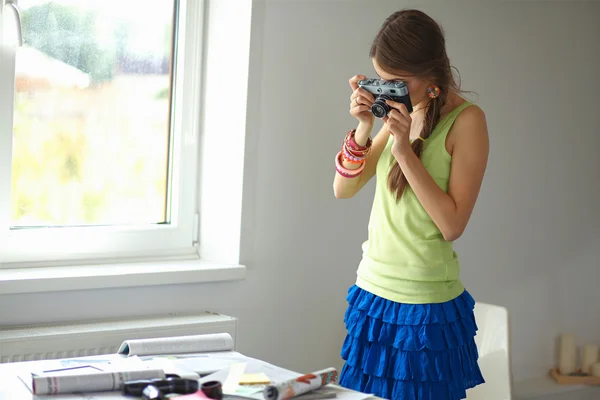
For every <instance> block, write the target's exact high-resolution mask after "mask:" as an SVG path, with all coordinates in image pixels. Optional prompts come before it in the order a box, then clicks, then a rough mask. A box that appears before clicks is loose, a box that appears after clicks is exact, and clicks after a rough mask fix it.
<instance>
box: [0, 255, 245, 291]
mask: <svg viewBox="0 0 600 400" xmlns="http://www.w3.org/2000/svg"><path fill="white" fill-rule="evenodd" d="M245 276H246V267H245V266H243V265H228V264H219V263H214V262H209V261H203V260H190V261H188V260H178V261H164V262H144V263H131V264H106V265H90V266H65V267H39V268H38V267H36V268H33V267H32V268H18V269H1V270H0V295H2V294H16V293H36V292H57V291H66V290H86V289H108V288H122V287H133V286H134V287H141V286H156V285H170V284H181V283H207V282H219V281H232V280H242V279H244V278H245Z"/></svg>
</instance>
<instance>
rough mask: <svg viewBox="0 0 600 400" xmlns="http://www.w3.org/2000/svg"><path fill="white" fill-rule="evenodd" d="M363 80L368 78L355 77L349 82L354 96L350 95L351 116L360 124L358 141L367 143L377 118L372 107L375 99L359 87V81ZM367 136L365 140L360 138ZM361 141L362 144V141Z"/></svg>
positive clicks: (356, 135)
mask: <svg viewBox="0 0 600 400" xmlns="http://www.w3.org/2000/svg"><path fill="white" fill-rule="evenodd" d="M362 79H367V77H366V76H364V75H354V76H353V77H352V78H350V80H349V83H350V87H351V88H352V94H351V95H350V115H352V116H353V117H354V118H356V119H357V120H358V122H359V128H358V129H357V131H356V134H355V137H356V139H364V141H365V142H366V140H367V138H368V137H369V135H370V134H371V128H373V123H374V122H375V117H374V116H373V113H372V112H371V105H372V104H373V102H374V101H375V98H374V97H373V95H372V94H371V93H369V92H367V91H366V90H365V89H361V88H360V87H358V81H360V80H362ZM365 134H366V136H365V137H364V138H362V137H360V136H363V135H365ZM360 141H361V142H362V140H360Z"/></svg>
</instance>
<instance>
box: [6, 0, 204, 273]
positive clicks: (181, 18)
mask: <svg viewBox="0 0 600 400" xmlns="http://www.w3.org/2000/svg"><path fill="white" fill-rule="evenodd" d="M0 1H2V2H4V1H3V0H0ZM173 1H174V4H175V7H176V9H177V15H178V18H177V19H176V22H175V25H174V28H175V32H176V33H175V35H174V36H175V40H174V43H175V46H174V49H173V51H174V60H176V61H175V73H174V75H173V78H172V82H173V85H174V86H173V88H174V93H173V98H172V110H173V111H172V113H171V119H172V121H171V125H172V126H171V146H172V150H171V157H170V191H171V195H170V199H171V201H172V207H171V218H170V220H171V223H170V224H161V225H153V224H152V225H137V226H106V227H104V226H103V227H61V228H32V229H18V230H10V229H9V222H10V215H9V213H10V207H9V206H10V187H11V164H12V132H13V106H14V97H13V94H14V77H15V50H16V47H15V46H14V45H9V44H8V43H7V41H8V39H7V34H9V33H10V32H6V28H7V27H8V25H9V24H10V23H7V18H10V16H9V15H6V12H5V11H6V9H7V8H6V7H0V8H1V9H2V10H0V18H2V19H0V25H1V28H2V31H1V32H0V151H1V152H2V153H0V193H2V195H1V197H0V232H1V234H0V269H2V268H22V267H39V266H51V265H55V266H64V265H73V264H82V265H89V264H98V263H104V262H108V263H114V262H115V261H119V262H123V261H128V262H141V261H144V260H147V259H158V258H159V259H161V260H172V259H197V258H198V233H199V218H198V190H197V189H198V165H199V163H198V143H199V130H200V119H199V118H200V113H199V112H198V110H199V109H200V102H201V74H202V70H203V68H202V51H203V46H202V43H203V39H204V35H203V33H204V6H205V4H204V3H205V2H204V0H199V1H195V0H173ZM13 2H14V1H13ZM3 76H5V77H10V78H7V79H2V78H1V77H3ZM184 88H185V90H184ZM3 104H8V105H9V106H8V107H6V106H3ZM107 254H109V256H107Z"/></svg>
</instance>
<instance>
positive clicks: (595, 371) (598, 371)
mask: <svg viewBox="0 0 600 400" xmlns="http://www.w3.org/2000/svg"><path fill="white" fill-rule="evenodd" d="M591 370H592V375H593V376H598V377H600V363H596V364H594V365H592V368H591Z"/></svg>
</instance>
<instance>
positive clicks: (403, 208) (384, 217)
mask: <svg viewBox="0 0 600 400" xmlns="http://www.w3.org/2000/svg"><path fill="white" fill-rule="evenodd" d="M470 105H471V103H470V102H465V103H462V104H461V105H459V106H458V107H457V108H455V109H454V110H453V111H451V112H450V113H448V114H447V115H446V116H445V117H444V118H442V119H441V120H440V122H439V123H438V124H437V126H436V127H435V128H434V130H433V132H432V134H431V135H430V137H429V138H428V139H427V140H425V142H424V144H423V146H424V147H423V152H422V154H421V161H422V162H423V165H424V166H425V168H426V169H427V171H429V173H430V174H431V176H432V177H433V179H434V181H435V182H436V183H437V184H438V186H439V187H440V188H441V189H442V190H444V192H447V191H448V181H449V178H450V163H451V159H452V157H451V156H450V154H448V152H447V151H446V136H447V135H448V131H450V128H451V127H452V124H453V123H454V121H455V120H456V117H457V116H458V114H459V113H460V112H461V111H462V110H464V109H465V108H467V107H468V106H470ZM393 141H394V140H393V137H392V136H391V135H390V138H389V140H388V143H387V145H386V148H385V150H384V151H383V153H382V154H381V156H380V158H379V161H378V163H377V173H376V186H375V198H374V200H373V206H372V209H371V216H370V220H369V227H368V231H369V236H368V240H367V241H366V242H364V244H363V246H362V250H363V257H362V260H361V262H360V265H359V267H358V271H357V280H356V285H357V286H359V287H360V288H362V289H364V290H367V291H369V292H371V293H373V294H375V295H377V296H379V297H383V298H385V299H388V300H392V301H396V302H401V303H412V304H427V303H443V302H446V301H449V300H452V299H454V298H455V297H457V296H459V295H460V294H461V293H462V292H463V290H464V287H463V285H462V283H461V281H460V278H459V272H460V265H459V261H458V257H457V254H456V252H455V251H454V249H453V244H452V242H448V241H446V240H445V239H444V237H443V235H442V233H441V232H440V230H439V229H438V227H437V226H436V225H435V223H434V222H433V221H432V220H431V218H430V217H429V215H428V214H427V212H426V211H425V209H424V208H423V207H422V206H421V203H420V202H419V200H418V199H417V197H416V195H415V193H414V192H413V191H412V189H411V188H410V186H407V188H406V190H405V191H404V194H403V195H402V197H401V198H400V202H398V203H397V202H396V199H395V196H394V194H393V193H392V192H391V191H390V190H389V188H388V187H387V176H388V173H389V171H390V169H391V167H392V164H393V163H395V162H396V160H395V159H394V156H393V155H392V152H391V146H392V144H393Z"/></svg>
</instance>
